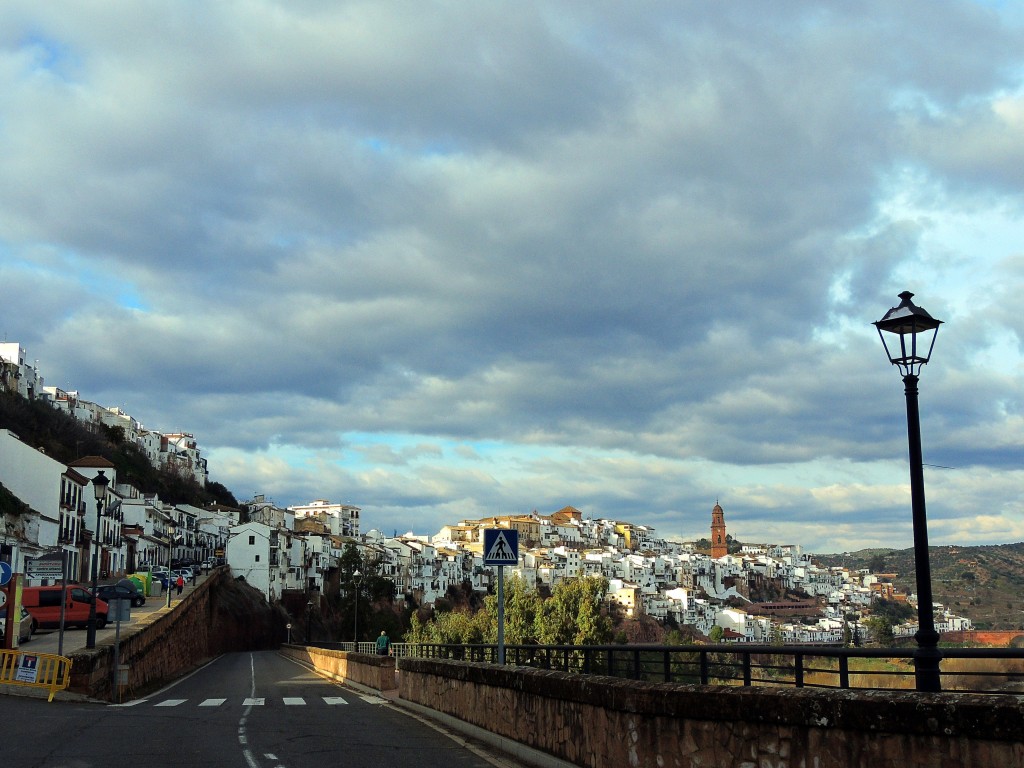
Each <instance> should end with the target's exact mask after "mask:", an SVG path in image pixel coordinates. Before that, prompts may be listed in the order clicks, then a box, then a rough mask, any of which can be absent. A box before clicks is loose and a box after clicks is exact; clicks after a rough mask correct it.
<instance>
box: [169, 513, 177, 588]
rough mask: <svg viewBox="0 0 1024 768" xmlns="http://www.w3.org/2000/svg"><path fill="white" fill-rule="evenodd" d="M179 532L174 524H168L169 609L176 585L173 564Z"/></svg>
mask: <svg viewBox="0 0 1024 768" xmlns="http://www.w3.org/2000/svg"><path fill="white" fill-rule="evenodd" d="M175 533H177V530H176V529H175V528H174V523H173V522H170V523H167V607H168V608H170V607H171V587H173V586H174V583H173V582H172V581H171V563H173V562H174V534H175Z"/></svg>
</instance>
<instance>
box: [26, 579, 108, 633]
mask: <svg viewBox="0 0 1024 768" xmlns="http://www.w3.org/2000/svg"><path fill="white" fill-rule="evenodd" d="M21 600H22V602H23V603H24V605H25V607H26V608H28V612H29V613H31V614H32V618H34V619H35V620H36V626H37V627H43V628H46V629H56V628H57V627H59V626H60V618H61V604H62V603H63V605H64V625H65V626H71V625H78V626H79V627H84V626H86V625H87V624H88V623H89V604H90V603H92V600H93V597H92V594H91V593H90V592H89V590H87V589H86V588H85V587H83V586H81V585H78V584H69V585H68V586H66V587H62V586H60V585H57V586H52V587H25V589H24V591H23V592H22V593H21ZM107 612H108V609H107V603H106V602H105V601H104V600H100V599H97V600H96V628H97V629H103V627H105V626H106V624H107Z"/></svg>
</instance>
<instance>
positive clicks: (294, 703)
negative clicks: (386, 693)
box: [122, 695, 386, 707]
mask: <svg viewBox="0 0 1024 768" xmlns="http://www.w3.org/2000/svg"><path fill="white" fill-rule="evenodd" d="M320 698H321V699H323V702H324V704H327V705H329V706H336V705H341V704H348V701H347V700H345V698H343V697H341V696H321V697H320ZM359 698H361V699H362V700H363V701H365V702H368V703H370V704H384V703H386V700H385V699H382V698H380V697H379V696H372V695H360V696H359ZM188 701H189V700H188V699H164V700H163V701H156V702H152V705H153V706H154V707H179V706H181V705H182V704H185V703H186V702H188ZM193 701H194V700H193ZM227 701H228V700H227V699H203V700H202V701H200V702H198V703H197V704H195V706H198V707H220V706H223V705H224V704H225V703H227ZM281 701H282V702H283V704H284V706H286V707H304V706H306V705H307V701H306V699H305V698H303V697H302V696H283V697H282V698H281ZM144 703H147V700H146V699H140V700H138V701H133V702H130V703H129V704H125V705H122V706H136V705H139V704H144ZM266 704H267V699H266V697H264V696H258V697H252V698H247V699H242V706H245V707H263V706H266Z"/></svg>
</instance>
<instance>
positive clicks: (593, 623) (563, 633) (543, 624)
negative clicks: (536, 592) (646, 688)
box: [534, 576, 612, 645]
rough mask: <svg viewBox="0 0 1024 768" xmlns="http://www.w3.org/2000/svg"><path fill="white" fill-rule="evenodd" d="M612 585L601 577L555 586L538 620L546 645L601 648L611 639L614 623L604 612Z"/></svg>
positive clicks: (541, 639) (539, 633)
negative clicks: (606, 597) (609, 586)
mask: <svg viewBox="0 0 1024 768" xmlns="http://www.w3.org/2000/svg"><path fill="white" fill-rule="evenodd" d="M607 591H608V582H607V581H606V580H605V579H604V578H602V577H599V576H591V577H587V578H577V579H569V580H567V581H563V582H562V583H561V584H559V585H558V586H556V587H555V590H554V593H553V594H552V596H551V599H549V600H545V601H544V602H543V603H541V605H540V610H539V611H538V612H537V614H536V616H535V618H534V627H535V632H536V637H537V642H539V643H541V644H542V645H601V644H603V643H606V642H608V640H609V638H610V637H611V631H612V626H611V620H610V619H609V618H608V616H607V615H606V614H604V613H603V612H602V610H601V608H602V605H603V603H604V596H605V594H606V593H607Z"/></svg>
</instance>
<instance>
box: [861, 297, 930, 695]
mask: <svg viewBox="0 0 1024 768" xmlns="http://www.w3.org/2000/svg"><path fill="white" fill-rule="evenodd" d="M913 295H914V294H912V293H911V292H910V291H904V292H903V293H901V294H900V299H901V301H900V304H899V306H896V307H893V308H892V309H890V310H889V311H888V312H886V313H885V316H884V317H883V318H882V319H881V320H879V321H878V322H876V323H875V324H874V325H875V327H876V328H877V329H878V336H879V338H881V339H882V345H883V346H884V347H885V352H886V354H887V355H888V356H889V361H890V362H891V363H892V364H893V365H895V366H897V367H898V368H899V370H900V373H901V374H903V387H904V392H905V394H906V397H907V438H908V442H909V444H910V507H911V514H912V517H913V522H914V574H915V578H916V580H917V627H918V628H917V633H916V634H915V635H914V639H915V640H916V641H917V650H916V651H914V676H915V678H916V680H917V690H919V691H928V692H931V691H941V690H942V678H941V674H940V672H939V662H940V661H941V660H942V654H941V653H940V652H939V633H938V632H936V631H935V616H934V609H933V607H932V574H931V564H930V562H929V559H928V516H927V514H926V512H925V503H924V460H923V458H922V453H921V416H920V413H919V412H918V407H917V381H918V374H919V373H920V371H921V368H922V366H924V365H925V364H926V363H927V362H928V359H929V358H930V357H931V355H932V349H933V348H934V347H935V337H936V336H937V335H938V333H939V326H940V325H941V324H942V321H941V320H936V319H935V318H933V317H932V316H931V315H929V314H928V313H927V312H925V311H924V310H923V309H921V307H918V306H915V305H914V302H912V301H911V300H910V299H911V298H912V297H913ZM887 333H888V334H891V336H890V337H889V340H890V341H892V342H893V348H892V349H890V348H889V343H888V342H887V341H886V336H885V334H887ZM894 336H895V337H898V338H899V344H898V345H897V344H896V340H895V338H893V337H894ZM918 337H920V338H918Z"/></svg>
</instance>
